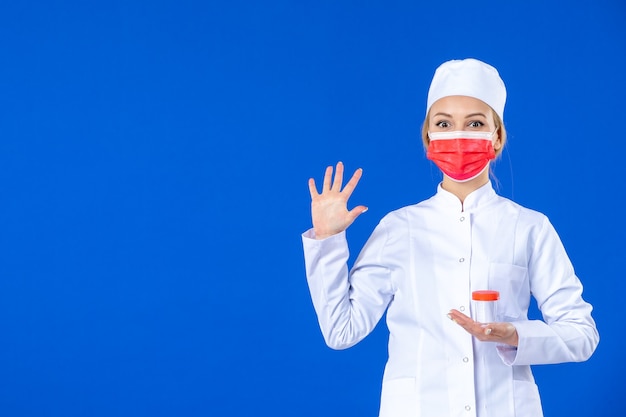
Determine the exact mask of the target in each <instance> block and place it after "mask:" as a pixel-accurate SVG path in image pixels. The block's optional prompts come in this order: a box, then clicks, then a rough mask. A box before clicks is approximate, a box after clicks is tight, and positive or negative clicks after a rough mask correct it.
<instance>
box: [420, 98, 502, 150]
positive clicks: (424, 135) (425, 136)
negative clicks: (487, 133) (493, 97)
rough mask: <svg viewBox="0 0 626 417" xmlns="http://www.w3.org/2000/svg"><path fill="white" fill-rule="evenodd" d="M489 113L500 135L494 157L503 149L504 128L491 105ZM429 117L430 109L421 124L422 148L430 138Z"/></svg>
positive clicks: (426, 146) (425, 146)
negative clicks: (498, 146) (491, 114)
mask: <svg viewBox="0 0 626 417" xmlns="http://www.w3.org/2000/svg"><path fill="white" fill-rule="evenodd" d="M489 109H490V110H491V113H493V121H494V124H495V125H496V130H497V131H498V135H499V137H500V144H501V146H500V149H497V150H496V158H497V157H498V156H500V154H501V153H502V150H503V149H504V145H505V144H506V129H505V128H504V122H503V121H502V119H501V118H500V116H498V113H496V112H495V111H494V110H493V109H492V108H491V107H489ZM429 117H430V109H428V113H427V114H426V118H425V119H424V124H423V125H422V143H423V144H424V148H428V144H429V143H430V139H428V118H429Z"/></svg>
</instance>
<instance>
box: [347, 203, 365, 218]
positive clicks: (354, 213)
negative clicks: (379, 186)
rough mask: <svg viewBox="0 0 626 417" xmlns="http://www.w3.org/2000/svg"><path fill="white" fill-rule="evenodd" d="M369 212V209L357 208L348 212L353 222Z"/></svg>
mask: <svg viewBox="0 0 626 417" xmlns="http://www.w3.org/2000/svg"><path fill="white" fill-rule="evenodd" d="M367 210H369V208H368V207H365V206H356V207H355V208H353V209H352V210H350V211H349V212H348V216H349V217H350V220H351V221H354V220H355V219H356V218H357V217H359V216H360V215H361V214H363V213H365V212H366V211H367Z"/></svg>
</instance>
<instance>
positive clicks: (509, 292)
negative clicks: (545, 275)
mask: <svg viewBox="0 0 626 417" xmlns="http://www.w3.org/2000/svg"><path fill="white" fill-rule="evenodd" d="M489 288H490V289H493V290H497V291H499V292H500V300H499V301H498V312H497V316H498V320H499V321H515V320H519V319H526V316H527V314H528V306H529V304H530V288H529V282H528V270H527V269H526V268H525V267H522V266H518V265H513V264H502V263H491V264H490V265H489Z"/></svg>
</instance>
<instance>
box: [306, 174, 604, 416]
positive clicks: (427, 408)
mask: <svg viewBox="0 0 626 417" xmlns="http://www.w3.org/2000/svg"><path fill="white" fill-rule="evenodd" d="M302 241H303V245H304V254H305V264H306V273H307V279H308V283H309V288H310V292H311V297H312V300H313V304H314V307H315V311H316V313H317V316H318V320H319V324H320V327H321V330H322V333H323V336H324V339H325V341H326V343H327V344H328V346H330V347H331V348H334V349H344V348H348V347H350V346H353V345H355V344H356V343H358V342H359V341H360V340H362V339H363V338H364V337H366V336H367V335H368V334H369V333H370V332H371V331H372V330H373V329H374V327H375V326H376V324H377V323H378V321H379V320H380V318H381V317H382V316H383V314H384V313H385V311H387V316H386V318H387V326H388V328H389V332H390V335H389V359H388V362H387V365H386V367H385V372H384V377H383V383H382V395H381V407H380V417H409V416H410V417H420V416H422V417H432V416H463V417H474V416H476V417H502V416H516V417H540V416H541V415H542V411H541V403H540V399H539V393H538V390H537V386H536V385H535V382H534V379H533V376H532V373H531V369H530V366H529V365H531V364H548V363H559V362H570V361H583V360H586V359H587V358H589V356H590V355H591V354H592V353H593V351H594V350H595V348H596V345H597V343H598V340H599V337H598V332H597V330H596V327H595V323H594V321H593V319H592V317H591V310H592V307H591V305H589V304H588V303H586V302H585V301H584V300H583V299H582V295H581V294H582V285H581V283H580V281H579V279H578V278H577V277H576V275H575V273H574V270H573V267H572V264H571V263H570V260H569V258H568V256H567V254H566V252H565V250H564V248H563V246H562V244H561V241H560V239H559V237H558V235H557V234H556V232H555V230H554V228H553V227H552V225H551V224H550V222H549V221H548V219H547V218H546V217H545V216H544V215H542V214H541V213H538V212H535V211H532V210H529V209H526V208H523V207H521V206H519V205H518V204H516V203H514V202H512V201H510V200H508V199H505V198H503V197H500V196H498V195H496V193H495V192H494V190H493V188H492V186H491V184H490V183H489V184H487V185H485V186H484V187H482V188H480V189H479V190H477V191H475V192H474V193H472V194H470V195H469V196H468V197H467V198H466V200H465V204H464V207H462V206H461V203H460V201H459V200H458V199H457V198H456V197H455V196H454V195H452V194H450V193H448V192H446V191H445V190H443V189H442V188H441V186H440V187H439V189H438V191H437V194H436V195H435V196H433V197H431V198H430V199H428V200H426V201H424V202H422V203H419V204H417V205H413V206H408V207H405V208H402V209H400V210H397V211H394V212H392V213H390V214H388V215H387V216H385V217H384V218H383V219H382V220H381V222H380V223H379V225H378V226H377V227H376V229H375V230H374V232H373V233H372V235H371V237H370V238H369V240H368V241H367V243H366V244H365V246H364V248H363V250H362V251H361V253H360V255H359V257H358V258H357V260H356V261H355V264H354V266H353V268H352V270H351V271H350V272H349V271H348V266H347V261H348V256H349V253H348V245H347V242H346V237H345V233H340V234H338V235H335V236H331V237H329V238H327V239H323V240H315V239H314V233H313V230H309V231H307V232H305V233H304V234H303V236H302ZM478 289H493V290H498V291H500V301H499V306H498V308H499V311H500V313H502V314H503V315H504V318H503V321H509V322H512V323H513V324H514V325H515V327H516V328H517V331H518V333H519V346H518V348H514V347H510V346H499V345H496V344H494V343H485V342H480V341H477V340H475V339H474V338H473V337H472V336H471V335H469V334H468V333H467V332H465V330H464V329H462V328H461V327H460V326H458V325H457V324H455V323H454V322H452V321H451V320H449V319H448V318H447V317H446V314H447V313H448V311H449V310H450V309H452V308H456V309H459V310H461V311H464V312H465V313H466V314H468V315H470V305H471V293H472V291H474V290H478ZM531 294H533V296H534V297H535V299H536V300H537V305H538V306H539V307H540V309H541V311H542V314H543V319H544V321H540V320H528V319H527V312H528V307H529V303H530V296H531Z"/></svg>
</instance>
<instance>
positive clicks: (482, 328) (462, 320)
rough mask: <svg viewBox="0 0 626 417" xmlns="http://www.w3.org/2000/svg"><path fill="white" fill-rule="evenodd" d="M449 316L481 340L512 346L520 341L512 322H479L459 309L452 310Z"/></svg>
mask: <svg viewBox="0 0 626 417" xmlns="http://www.w3.org/2000/svg"><path fill="white" fill-rule="evenodd" d="M448 317H449V318H450V320H452V321H454V322H455V323H456V324H458V325H459V326H461V327H462V328H464V329H465V330H466V331H467V332H468V333H469V334H471V335H472V336H474V337H475V338H476V339H478V340H480V341H483V342H498V343H503V344H506V345H511V346H517V344H518V342H519V336H518V334H517V329H515V326H513V325H512V324H511V323H479V322H477V321H474V320H472V318H471V317H468V316H466V315H465V314H463V313H461V312H460V311H458V310H450V312H449V313H448Z"/></svg>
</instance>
